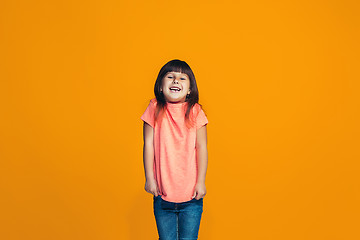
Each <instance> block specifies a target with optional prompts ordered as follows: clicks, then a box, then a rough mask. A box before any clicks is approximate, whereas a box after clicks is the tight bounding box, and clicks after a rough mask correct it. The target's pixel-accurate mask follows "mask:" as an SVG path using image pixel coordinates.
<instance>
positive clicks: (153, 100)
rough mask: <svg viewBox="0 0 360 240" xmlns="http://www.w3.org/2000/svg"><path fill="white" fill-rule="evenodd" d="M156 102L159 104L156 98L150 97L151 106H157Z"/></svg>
mask: <svg viewBox="0 0 360 240" xmlns="http://www.w3.org/2000/svg"><path fill="white" fill-rule="evenodd" d="M156 104H157V101H156V98H153V99H150V103H149V105H150V106H151V107H156Z"/></svg>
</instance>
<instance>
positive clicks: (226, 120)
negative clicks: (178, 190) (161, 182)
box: [0, 0, 360, 240]
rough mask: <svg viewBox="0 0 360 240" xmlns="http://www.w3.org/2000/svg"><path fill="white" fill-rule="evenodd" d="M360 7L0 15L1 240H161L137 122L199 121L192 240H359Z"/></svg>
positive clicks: (4, 11)
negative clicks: (201, 165) (175, 69)
mask: <svg viewBox="0 0 360 240" xmlns="http://www.w3.org/2000/svg"><path fill="white" fill-rule="evenodd" d="M359 11H360V4H359V2H358V1H263V0H262V1H228V0H223V1H159V0H158V1H109V0H107V1H69V0H64V1H10V0H3V1H1V3H0V56H1V57H0V61H1V62H0V107H1V108H0V111H1V113H0V114H1V117H0V194H1V197H0V212H1V213H0V220H1V222H0V238H1V239H4V240H13V239H24V240H25V239H26V240H30V239H34V240H35V239H36V240H41V239H46V240H48V239H53V240H56V239H66V240H71V239H76V240H78V239H86V240H92V239H101V240H104V239H106V240H108V239H109V240H111V239H133V240H137V239H139V240H144V239H145V240H147V239H157V230H156V225H155V224H156V223H155V218H154V216H153V208H152V207H153V206H152V195H150V194H149V193H147V192H145V190H144V184H145V175H144V169H143V162H142V161H143V159H142V147H143V146H142V144H143V139H142V126H143V122H142V121H141V119H140V116H141V115H142V113H143V112H144V111H145V109H146V106H147V105H148V103H149V100H150V99H151V98H153V97H154V94H153V87H154V83H155V79H156V76H157V74H158V72H159V70H160V68H161V66H162V65H163V64H165V63H166V62H167V61H169V60H171V59H175V58H177V59H181V60H185V61H186V62H188V63H189V65H190V66H191V67H192V69H193V71H194V73H195V76H196V79H197V84H198V87H199V92H200V103H201V104H202V105H203V107H204V110H205V112H206V113H207V117H208V120H209V125H208V153H209V159H208V161H209V162H208V171H207V177H206V187H207V195H206V197H205V198H204V212H203V218H202V222H201V225H200V232H199V239H204V240H205V239H206V240H210V239H246V240H253V239H259V240H260V239H261V240H264V239H266V240H268V239H274V240H283V239H284V240H289V239H291V240H298V239H299V240H300V239H301V240H304V239H306V240H311V239H314V240H315V239H316V240H321V239H324V240H325V239H326V240H329V239H346V240H352V239H354V240H355V239H360V232H359V223H360V219H359V216H360V211H359V210H360V209H359V202H360V190H359V189H360V180H359V170H360V168H359V159H360V153H359V152H360V151H359V145H360V127H359V121H360V111H359V109H360V98H359V90H360V83H359V79H360V77H359V75H360V74H359V66H360V61H359V56H360V51H359V50H360V49H359V42H360V37H359V35H360V34H359V33H360V31H359V30H360V27H359V26H360V17H359Z"/></svg>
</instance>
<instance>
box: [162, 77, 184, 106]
mask: <svg viewBox="0 0 360 240" xmlns="http://www.w3.org/2000/svg"><path fill="white" fill-rule="evenodd" d="M161 90H162V92H163V93H164V97H165V100H166V101H167V102H171V103H183V102H185V99H186V95H187V94H190V79H189V76H188V75H186V74H185V73H180V72H168V73H167V74H166V75H165V76H164V78H163V80H162V87H161V88H160V91H161Z"/></svg>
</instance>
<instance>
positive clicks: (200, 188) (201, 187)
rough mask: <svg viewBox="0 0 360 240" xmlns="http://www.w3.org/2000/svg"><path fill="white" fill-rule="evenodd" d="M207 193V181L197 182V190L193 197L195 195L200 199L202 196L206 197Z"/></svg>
mask: <svg viewBox="0 0 360 240" xmlns="http://www.w3.org/2000/svg"><path fill="white" fill-rule="evenodd" d="M205 195H206V187H205V183H197V184H196V185H195V190H194V194H193V196H192V197H193V198H194V197H195V199H196V200H199V199H200V198H203V197H205Z"/></svg>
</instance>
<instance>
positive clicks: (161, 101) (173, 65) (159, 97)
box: [154, 59, 202, 127]
mask: <svg viewBox="0 0 360 240" xmlns="http://www.w3.org/2000/svg"><path fill="white" fill-rule="evenodd" d="M168 72H181V73H183V74H186V75H188V77H189V80H190V94H189V95H187V96H186V99H185V102H187V103H188V104H187V109H186V113H185V120H186V123H187V124H186V125H187V127H189V125H188V124H190V125H191V126H193V124H194V119H191V121H192V123H190V122H191V121H190V112H191V109H192V107H193V106H194V105H195V104H196V103H197V104H199V91H198V88H197V84H196V80H195V75H194V73H193V71H192V70H191V68H190V66H189V65H188V64H187V63H186V62H185V61H181V60H179V59H174V60H171V61H169V62H167V63H166V64H165V65H164V66H163V67H162V68H161V69H160V72H159V74H158V76H157V79H156V82H155V86H154V93H155V97H156V101H157V106H156V112H155V121H156V120H157V119H158V117H159V115H160V116H161V115H162V114H163V112H164V110H165V108H166V106H167V102H166V99H165V97H164V94H163V93H162V92H161V91H160V88H161V86H162V82H163V78H164V77H165V75H166V74H167V73H168ZM199 105H200V107H202V105H201V104H199Z"/></svg>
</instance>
